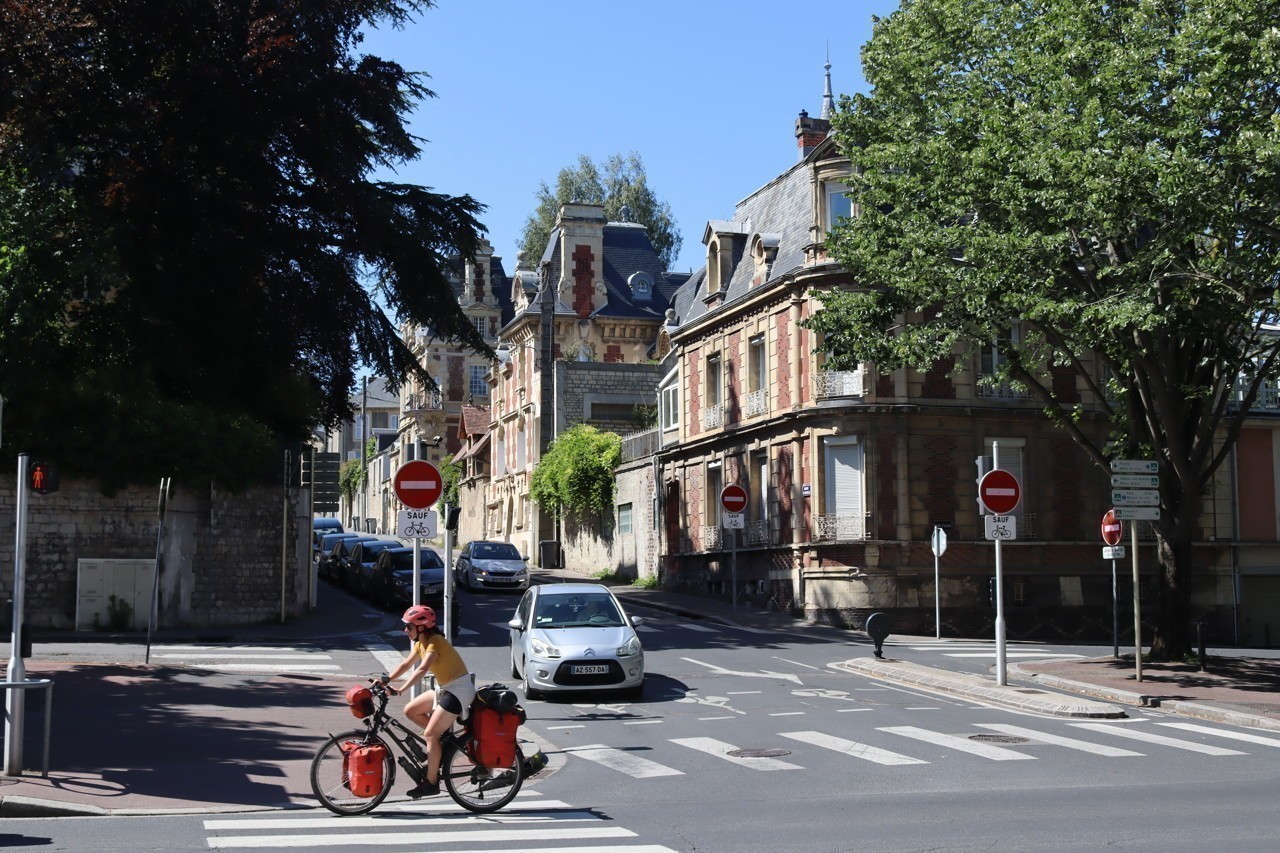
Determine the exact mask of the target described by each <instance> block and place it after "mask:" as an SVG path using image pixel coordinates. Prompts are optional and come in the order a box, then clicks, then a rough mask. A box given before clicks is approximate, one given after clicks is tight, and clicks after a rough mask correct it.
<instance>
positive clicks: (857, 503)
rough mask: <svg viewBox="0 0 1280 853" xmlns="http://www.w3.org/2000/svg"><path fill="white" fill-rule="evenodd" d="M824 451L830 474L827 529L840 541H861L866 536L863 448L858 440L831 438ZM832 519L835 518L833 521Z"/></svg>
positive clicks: (828, 474)
mask: <svg viewBox="0 0 1280 853" xmlns="http://www.w3.org/2000/svg"><path fill="white" fill-rule="evenodd" d="M823 450H824V452H825V454H826V474H827V483H826V506H825V509H824V512H825V513H826V515H827V516H828V517H829V518H828V520H827V524H828V525H829V527H828V529H830V530H831V531H832V532H834V533H835V535H836V536H837V537H838V538H840V539H861V538H863V537H864V536H865V535H866V527H865V525H866V514H865V511H864V507H865V506H866V503H865V501H864V500H863V489H864V488H865V477H864V474H863V454H862V445H861V444H859V443H858V442H857V440H856V439H846V438H839V439H833V438H828V439H826V441H825V442H824V445H823ZM832 516H833V517H834V518H830V517H832ZM832 525H833V526H832Z"/></svg>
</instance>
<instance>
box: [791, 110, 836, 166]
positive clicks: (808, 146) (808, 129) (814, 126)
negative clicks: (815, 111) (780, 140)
mask: <svg viewBox="0 0 1280 853" xmlns="http://www.w3.org/2000/svg"><path fill="white" fill-rule="evenodd" d="M829 130H831V122H830V121H828V120H827V119H823V118H809V113H807V112H806V111H804V110H801V111H800V117H799V118H797V119H796V147H797V148H798V149H800V157H799V158H798V159H800V160H803V159H804V158H805V157H808V156H809V152H811V151H813V149H815V148H817V147H818V146H819V145H821V144H822V140H824V139H826V138H827V132H828V131H829Z"/></svg>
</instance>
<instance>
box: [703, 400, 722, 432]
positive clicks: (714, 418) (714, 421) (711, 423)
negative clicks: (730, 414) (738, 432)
mask: <svg viewBox="0 0 1280 853" xmlns="http://www.w3.org/2000/svg"><path fill="white" fill-rule="evenodd" d="M721 426H724V404H723V403H716V404H715V405H714V406H707V407H706V408H704V409H703V410H702V428H703V429H715V428H716V427H721Z"/></svg>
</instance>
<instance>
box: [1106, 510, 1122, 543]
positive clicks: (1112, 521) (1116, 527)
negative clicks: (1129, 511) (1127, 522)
mask: <svg viewBox="0 0 1280 853" xmlns="http://www.w3.org/2000/svg"><path fill="white" fill-rule="evenodd" d="M1123 537H1124V522H1123V521H1121V520H1120V519H1118V518H1116V511H1115V510H1114V509H1109V510H1107V514H1106V515H1104V516H1102V541H1103V542H1105V543H1106V544H1108V545H1119V544H1120V540H1121V539H1122V538H1123Z"/></svg>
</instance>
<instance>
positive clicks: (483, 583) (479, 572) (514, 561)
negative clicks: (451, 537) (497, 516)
mask: <svg viewBox="0 0 1280 853" xmlns="http://www.w3.org/2000/svg"><path fill="white" fill-rule="evenodd" d="M453 570H454V574H455V576H456V577H457V579H458V581H459V582H460V583H461V584H462V585H463V586H465V587H466V588H467V589H468V590H469V591H472V592H474V591H475V590H478V589H516V590H520V589H528V588H529V567H528V566H526V565H525V558H524V557H522V556H520V552H519V551H517V550H516V546H514V545H512V544H511V543H510V542H484V541H480V542H469V543H467V545H466V546H465V547H464V548H463V549H462V551H461V552H459V554H458V560H457V562H456V564H455V565H454V567H453Z"/></svg>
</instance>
